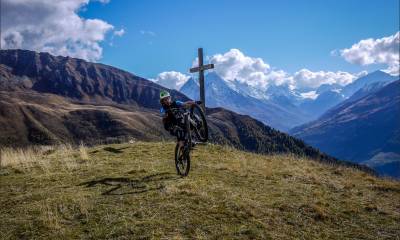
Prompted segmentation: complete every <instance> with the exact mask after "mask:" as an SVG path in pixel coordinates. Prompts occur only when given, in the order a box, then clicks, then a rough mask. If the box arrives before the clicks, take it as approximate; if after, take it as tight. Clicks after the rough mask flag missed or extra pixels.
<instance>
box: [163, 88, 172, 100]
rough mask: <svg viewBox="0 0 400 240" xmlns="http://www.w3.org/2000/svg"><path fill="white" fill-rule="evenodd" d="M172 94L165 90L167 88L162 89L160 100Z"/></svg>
mask: <svg viewBox="0 0 400 240" xmlns="http://www.w3.org/2000/svg"><path fill="white" fill-rule="evenodd" d="M169 96H171V95H169V92H167V91H165V90H161V92H160V100H161V99H163V98H166V97H169Z"/></svg>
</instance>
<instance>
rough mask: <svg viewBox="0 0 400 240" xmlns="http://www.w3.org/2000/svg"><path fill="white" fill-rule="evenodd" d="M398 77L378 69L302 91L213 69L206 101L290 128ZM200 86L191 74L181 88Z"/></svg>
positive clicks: (192, 90) (194, 94)
mask: <svg viewBox="0 0 400 240" xmlns="http://www.w3.org/2000/svg"><path fill="white" fill-rule="evenodd" d="M394 80H396V77H394V76H391V75H389V74H387V73H385V72H382V71H376V72H373V73H371V74H368V75H366V76H363V77H361V78H359V79H357V80H355V81H354V82H353V83H351V84H349V85H347V86H340V85H338V84H332V85H328V84H324V85H321V86H320V87H318V88H316V89H307V91H308V92H301V91H300V90H298V89H297V90H296V89H291V88H290V87H289V86H288V85H280V86H274V85H272V86H270V87H269V88H267V89H266V90H264V91H263V90H260V89H257V88H255V87H252V86H249V85H247V84H246V83H242V82H239V81H226V80H224V79H222V78H221V77H220V76H218V75H217V74H216V73H215V72H212V73H209V74H208V75H206V81H205V85H206V102H207V105H208V106H211V107H224V108H227V109H230V110H232V111H235V112H238V113H241V114H246V115H249V116H252V117H254V118H256V119H258V120H260V121H262V122H263V123H265V124H267V125H270V126H272V127H274V128H276V129H279V130H281V131H288V130H289V129H291V128H293V127H295V126H298V125H301V124H304V123H306V122H309V121H312V120H315V119H317V118H318V117H320V116H321V115H322V114H323V113H325V111H327V110H328V109H330V108H331V107H334V106H335V105H337V104H339V103H340V102H342V101H344V100H346V99H348V98H349V97H351V96H352V95H353V94H354V93H355V92H357V91H358V90H360V89H361V88H363V87H366V86H368V85H371V84H376V83H378V84H377V85H375V87H378V86H382V84H385V83H388V82H391V81H394ZM370 87H371V86H370ZM198 89H199V85H198V83H197V81H196V80H194V79H193V78H190V79H189V80H188V81H187V82H186V83H185V84H184V85H183V86H182V87H181V88H180V91H181V92H182V93H184V94H185V95H187V96H189V97H190V98H193V99H199V96H198V92H199V91H198ZM303 91H304V90H303ZM307 93H308V94H310V93H312V95H313V96H314V98H309V97H306V96H307Z"/></svg>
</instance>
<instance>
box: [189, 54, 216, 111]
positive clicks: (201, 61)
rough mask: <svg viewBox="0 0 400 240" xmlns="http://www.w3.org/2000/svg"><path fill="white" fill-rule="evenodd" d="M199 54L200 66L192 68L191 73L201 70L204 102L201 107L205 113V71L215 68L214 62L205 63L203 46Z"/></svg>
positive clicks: (200, 76) (201, 96)
mask: <svg viewBox="0 0 400 240" xmlns="http://www.w3.org/2000/svg"><path fill="white" fill-rule="evenodd" d="M198 54H199V66H198V67H194V68H191V69H190V73H195V72H199V84H200V101H201V102H202V104H201V108H202V109H203V111H204V113H205V112H206V97H205V92H204V71H205V70H208V69H212V68H214V64H207V65H203V48H199V49H198Z"/></svg>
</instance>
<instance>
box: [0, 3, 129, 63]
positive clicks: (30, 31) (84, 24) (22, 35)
mask: <svg viewBox="0 0 400 240" xmlns="http://www.w3.org/2000/svg"><path fill="white" fill-rule="evenodd" d="M100 2H102V3H107V2H108V0H100ZM88 4H89V0H59V1H52V0H2V8H1V38H0V41H1V47H2V48H4V49H9V48H22V49H30V50H35V51H46V52H50V53H52V54H55V55H63V56H67V55H68V56H72V57H78V58H83V59H86V60H89V61H96V60H99V59H100V58H101V56H102V50H103V49H102V47H101V45H100V43H101V42H102V41H104V39H105V37H106V34H107V33H108V32H109V31H111V30H112V29H113V28H114V26H112V25H111V24H109V23H107V22H105V21H103V20H100V19H85V18H82V17H80V16H79V15H78V12H79V11H80V10H81V9H83V8H84V7H85V6H87V5H88ZM120 31H121V30H120ZM120 31H119V34H123V33H121V32H120Z"/></svg>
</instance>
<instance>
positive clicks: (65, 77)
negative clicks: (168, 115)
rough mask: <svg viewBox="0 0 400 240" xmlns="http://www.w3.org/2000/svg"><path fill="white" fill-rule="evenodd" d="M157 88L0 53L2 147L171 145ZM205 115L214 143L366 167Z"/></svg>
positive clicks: (258, 126) (38, 56) (235, 120)
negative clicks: (115, 142)
mask: <svg viewBox="0 0 400 240" xmlns="http://www.w3.org/2000/svg"><path fill="white" fill-rule="evenodd" d="M215 84H216V85H215V86H217V84H223V82H220V81H216V82H215ZM212 86H214V85H212ZM212 86H209V87H212ZM222 86H224V85H222ZM218 87H221V86H218ZM162 89H165V88H164V87H162V86H160V85H158V84H155V83H153V82H151V81H149V80H146V79H143V78H140V77H138V76H135V75H133V74H130V73H128V72H125V71H122V70H119V69H117V68H114V67H110V66H107V65H103V64H98V63H90V62H86V61H84V60H80V59H74V58H69V57H60V56H58V57H56V56H52V55H50V54H48V53H37V52H32V51H27V50H0V146H14V147H15V146H27V145H32V144H58V143H69V142H71V143H79V142H80V141H84V142H85V143H87V144H91V143H102V142H107V140H108V139H120V138H121V137H129V138H137V139H140V140H161V139H171V137H170V136H169V134H168V133H167V132H166V131H165V130H164V129H163V127H162V124H161V119H160V117H159V114H158V109H159V91H160V90H162ZM227 90H228V89H227ZM171 93H172V95H173V97H174V98H175V99H180V100H183V101H185V100H188V99H189V98H188V97H187V96H185V95H183V94H181V93H179V92H177V91H173V90H172V91H171ZM225 94H234V93H233V92H230V91H228V93H226V92H225ZM233 96H234V97H238V96H236V95H233ZM254 101H255V100H254ZM237 104H239V103H237ZM248 104H254V103H253V102H249V103H248ZM207 114H208V115H207V117H208V120H209V127H210V129H209V130H210V138H211V141H212V142H215V143H223V144H230V145H233V146H235V147H237V148H240V149H244V150H248V151H254V152H259V153H292V154H296V155H300V156H308V157H311V158H313V159H316V160H319V161H324V162H330V163H337V164H345V165H352V166H355V167H359V168H363V167H360V166H359V165H354V164H351V163H346V162H342V161H338V160H337V159H335V158H332V157H330V156H328V155H326V154H323V153H321V152H319V151H318V150H317V149H315V148H312V147H310V146H308V145H306V144H304V142H303V141H301V140H298V139H296V138H293V137H290V136H289V135H287V134H285V133H281V132H279V131H276V130H274V129H272V128H270V127H268V126H266V125H264V124H263V123H261V122H260V121H257V120H255V119H253V118H251V117H249V116H245V115H240V114H237V113H235V112H232V111H229V110H225V109H223V108H208V109H207ZM366 170H368V169H366Z"/></svg>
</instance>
